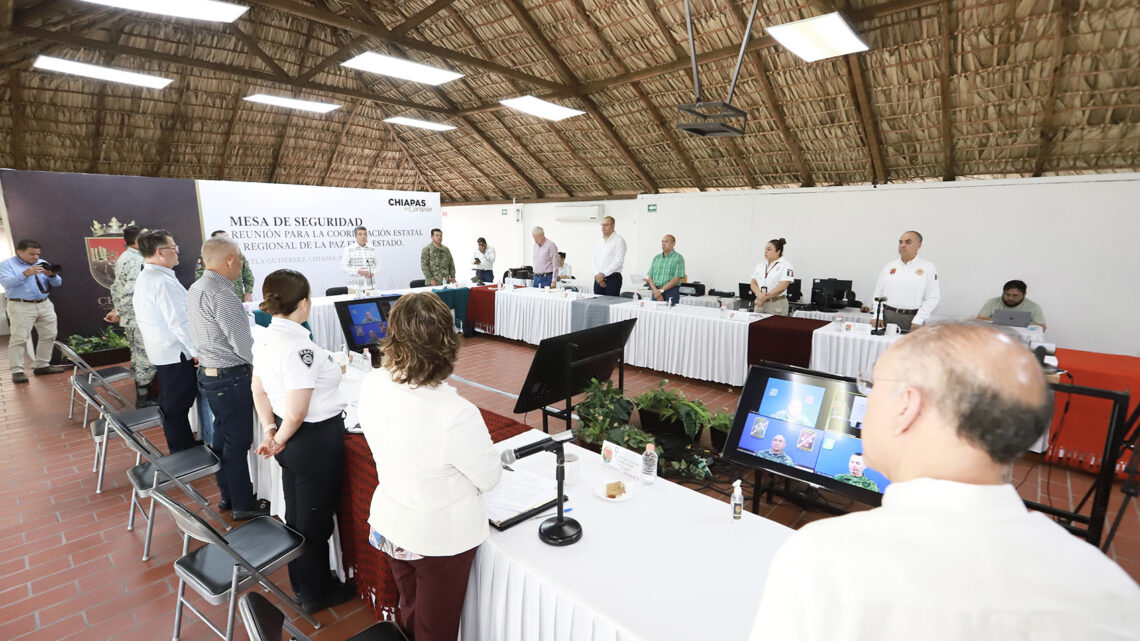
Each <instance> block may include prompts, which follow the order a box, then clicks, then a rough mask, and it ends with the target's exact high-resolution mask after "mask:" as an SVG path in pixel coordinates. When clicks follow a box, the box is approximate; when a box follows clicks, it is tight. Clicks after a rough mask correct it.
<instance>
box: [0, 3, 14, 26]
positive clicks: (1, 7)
mask: <svg viewBox="0 0 1140 641" xmlns="http://www.w3.org/2000/svg"><path fill="white" fill-rule="evenodd" d="M15 12H16V0H0V29H7V28H8V27H10V26H11V25H12V20H13V18H15Z"/></svg>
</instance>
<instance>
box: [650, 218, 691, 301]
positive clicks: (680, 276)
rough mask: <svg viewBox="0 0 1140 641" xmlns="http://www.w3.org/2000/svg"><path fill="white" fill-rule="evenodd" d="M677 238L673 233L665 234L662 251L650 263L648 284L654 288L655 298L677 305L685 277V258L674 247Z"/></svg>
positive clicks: (662, 240)
mask: <svg viewBox="0 0 1140 641" xmlns="http://www.w3.org/2000/svg"><path fill="white" fill-rule="evenodd" d="M676 245H677V239H676V238H674V237H673V235H672V234H665V237H664V238H662V239H661V253H660V254H657V255H656V256H654V257H653V262H652V263H650V265H649V277H648V278H646V279H645V282H646V284H648V285H649V288H650V289H652V290H653V298H654V299H656V300H663V301H669V303H670V304H672V305H676V304H677V301H678V300H680V298H681V290H680V286H681V281H682V280H684V278H685V258H684V257H683V256H681V254H679V253H677V251H676V250H675V249H673V248H674V247H675V246H676Z"/></svg>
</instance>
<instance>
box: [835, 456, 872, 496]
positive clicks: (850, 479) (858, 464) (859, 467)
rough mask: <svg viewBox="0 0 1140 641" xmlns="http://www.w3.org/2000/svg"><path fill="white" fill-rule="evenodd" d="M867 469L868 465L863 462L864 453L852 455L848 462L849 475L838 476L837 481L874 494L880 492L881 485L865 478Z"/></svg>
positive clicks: (836, 476)
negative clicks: (864, 471)
mask: <svg viewBox="0 0 1140 641" xmlns="http://www.w3.org/2000/svg"><path fill="white" fill-rule="evenodd" d="M866 467H867V464H866V463H864V462H863V453H862V452H856V453H854V454H852V455H851V458H850V459H849V460H848V461H847V470H848V472H849V473H848V474H836V475H835V480H836V481H843V482H844V483H850V484H851V485H855V486H858V487H861V488H863V489H864V490H871V491H872V492H878V491H879V484H878V483H875V482H874V481H872V480H871V479H869V478H867V477H866V476H863V470H864V469H865V468H866Z"/></svg>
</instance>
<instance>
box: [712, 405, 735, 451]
mask: <svg viewBox="0 0 1140 641" xmlns="http://www.w3.org/2000/svg"><path fill="white" fill-rule="evenodd" d="M733 418H735V416H734V415H733V414H729V413H728V412H724V411H720V412H717V413H716V414H713V415H712V418H711V419H710V420H709V441H710V442H711V443H712V448H713V450H714V451H715V452H717V453H718V454H719V453H721V452H724V446H725V444H726V443H727V442H728V433H729V431H730V430H732V420H733Z"/></svg>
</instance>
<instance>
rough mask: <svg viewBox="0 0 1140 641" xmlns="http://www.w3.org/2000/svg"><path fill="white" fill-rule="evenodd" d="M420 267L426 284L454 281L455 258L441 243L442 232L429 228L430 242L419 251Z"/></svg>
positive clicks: (441, 283)
mask: <svg viewBox="0 0 1140 641" xmlns="http://www.w3.org/2000/svg"><path fill="white" fill-rule="evenodd" d="M420 269H422V270H423V272H424V280H425V281H427V284H428V285H443V284H444V283H454V282H455V260H454V259H452V257H451V250H450V249H448V248H447V246H446V245H444V244H443V232H441V231H440V230H438V229H433V230H431V242H430V243H428V244H427V245H425V246H424V250H423V251H422V252H420Z"/></svg>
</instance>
